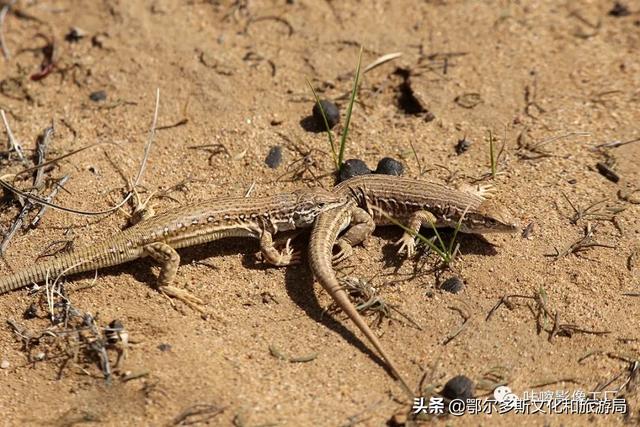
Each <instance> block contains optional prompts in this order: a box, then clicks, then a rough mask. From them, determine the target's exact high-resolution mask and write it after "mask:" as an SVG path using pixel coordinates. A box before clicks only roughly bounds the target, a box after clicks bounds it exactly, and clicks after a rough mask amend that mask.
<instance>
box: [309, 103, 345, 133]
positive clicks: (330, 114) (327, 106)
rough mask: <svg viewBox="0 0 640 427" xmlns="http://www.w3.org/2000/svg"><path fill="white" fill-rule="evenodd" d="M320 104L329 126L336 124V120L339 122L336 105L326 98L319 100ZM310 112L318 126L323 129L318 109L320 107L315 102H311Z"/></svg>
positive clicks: (322, 120) (322, 121) (320, 113)
mask: <svg viewBox="0 0 640 427" xmlns="http://www.w3.org/2000/svg"><path fill="white" fill-rule="evenodd" d="M320 105H322V109H323V110H324V114H325V115H326V116H327V122H328V123H329V128H330V129H331V128H333V127H334V126H335V125H337V124H338V122H340V110H338V106H337V105H336V104H334V103H333V102H331V101H329V100H326V99H323V100H321V101H320ZM312 114H313V119H314V120H315V121H316V125H317V126H320V128H321V129H324V128H325V125H324V119H323V118H322V112H321V111H320V107H319V106H318V103H317V102H316V103H315V104H313V110H312Z"/></svg>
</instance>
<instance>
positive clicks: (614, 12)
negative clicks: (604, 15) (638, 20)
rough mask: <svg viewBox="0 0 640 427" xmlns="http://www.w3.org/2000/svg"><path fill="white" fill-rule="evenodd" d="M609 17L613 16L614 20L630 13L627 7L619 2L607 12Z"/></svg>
mask: <svg viewBox="0 0 640 427" xmlns="http://www.w3.org/2000/svg"><path fill="white" fill-rule="evenodd" d="M609 15H610V16H615V17H616V18H620V17H622V16H629V15H631V11H630V10H629V8H628V7H627V5H625V4H622V3H620V2H618V1H617V2H615V3H614V5H613V7H612V8H611V10H610V11H609Z"/></svg>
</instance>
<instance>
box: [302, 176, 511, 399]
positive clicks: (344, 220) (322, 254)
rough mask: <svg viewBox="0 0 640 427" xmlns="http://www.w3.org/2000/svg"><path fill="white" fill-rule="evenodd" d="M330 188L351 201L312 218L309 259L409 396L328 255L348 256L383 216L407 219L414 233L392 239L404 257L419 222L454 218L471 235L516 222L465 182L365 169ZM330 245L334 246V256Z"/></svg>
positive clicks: (445, 222)
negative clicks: (462, 184)
mask: <svg viewBox="0 0 640 427" xmlns="http://www.w3.org/2000/svg"><path fill="white" fill-rule="evenodd" d="M333 191H334V192H335V193H336V194H339V195H343V196H345V195H346V196H349V197H350V198H351V200H350V201H349V202H348V203H346V204H342V205H340V206H337V207H335V208H332V209H328V210H326V211H324V212H323V213H321V214H320V215H319V216H318V218H317V219H316V223H315V225H314V228H313V231H312V233H311V240H310V243H309V264H310V266H311V269H312V270H313V273H314V275H315V276H316V278H317V279H318V281H319V282H320V284H321V285H322V286H323V288H324V289H325V290H326V291H327V292H328V293H329V295H331V297H332V298H333V300H334V301H335V302H336V303H337V304H338V306H340V308H341V309H342V310H343V311H344V312H345V313H346V314H347V316H348V317H349V318H350V319H351V320H352V321H353V323H354V324H355V325H356V326H357V327H358V329H360V331H361V332H362V334H363V335H364V336H365V337H366V338H367V339H368V340H369V342H370V343H371V344H372V345H373V347H374V348H375V349H376V350H377V351H378V353H379V354H380V355H381V356H382V357H383V359H384V360H385V362H386V363H387V366H388V367H389V368H390V370H391V372H392V373H393V375H394V376H395V377H396V378H397V379H398V380H399V381H400V383H401V386H402V388H403V389H404V390H405V391H406V392H407V393H408V394H409V395H410V396H413V392H412V390H411V387H409V385H408V384H407V382H406V381H405V380H404V379H403V377H402V375H400V372H399V371H398V369H397V367H396V365H395V363H394V362H393V360H392V359H391V357H390V356H389V354H388V353H387V352H386V351H385V349H384V347H383V346H382V344H381V343H380V341H379V340H378V338H377V337H376V336H375V335H374V333H373V332H372V331H371V329H370V328H369V326H368V325H367V323H366V322H365V321H364V320H363V319H362V317H361V316H360V314H359V313H358V311H357V310H356V309H355V307H354V306H353V304H352V303H351V301H350V300H349V297H348V296H347V293H346V291H345V290H344V289H343V288H342V287H341V286H340V283H339V282H338V279H337V278H336V275H335V272H334V270H333V268H332V259H333V261H336V260H342V259H344V258H346V257H347V256H349V255H350V253H351V251H352V246H354V245H356V244H358V243H361V242H363V241H364V240H366V239H367V238H368V237H369V236H370V235H371V233H372V232H373V230H374V229H375V227H376V226H377V225H392V224H393V223H392V222H391V221H390V220H389V217H391V218H393V219H395V220H396V221H399V222H400V223H404V224H407V227H408V228H409V229H410V230H413V232H414V233H409V232H406V231H405V232H404V234H403V235H402V238H400V240H398V241H397V242H396V243H397V244H399V245H400V248H399V252H403V251H405V250H406V252H407V255H408V256H411V255H413V253H414V250H415V240H414V235H415V233H417V232H418V231H419V230H420V227H421V226H422V225H428V224H433V225H434V226H436V227H456V226H457V225H458V223H459V224H460V231H461V232H464V233H476V234H483V233H495V232H503V233H513V232H515V231H517V230H518V226H517V225H516V222H515V221H514V220H513V219H512V217H511V215H510V213H509V212H508V211H507V210H506V209H505V208H504V207H502V206H500V205H499V204H498V203H496V202H494V201H491V200H487V199H486V198H485V197H484V196H483V194H485V193H486V191H485V190H475V191H473V189H472V188H470V187H467V188H466V189H465V190H462V189H461V190H457V189H452V188H449V187H446V186H444V185H442V184H437V183H433V182H426V181H418V180H412V179H408V178H403V177H398V176H390V175H375V174H370V175H361V176H357V177H354V178H351V179H349V180H346V181H343V182H342V183H340V184H338V185H337V186H336V187H334V189H333ZM384 214H386V215H384ZM349 225H351V227H350V228H349V229H348V230H347V232H346V233H345V234H344V235H343V236H342V237H340V238H338V236H339V234H340V233H341V232H342V231H343V230H344V229H345V228H347V227H348V226H349ZM334 244H336V245H337V246H338V249H339V252H338V253H337V254H336V255H335V256H333V255H332V254H333V246H334Z"/></svg>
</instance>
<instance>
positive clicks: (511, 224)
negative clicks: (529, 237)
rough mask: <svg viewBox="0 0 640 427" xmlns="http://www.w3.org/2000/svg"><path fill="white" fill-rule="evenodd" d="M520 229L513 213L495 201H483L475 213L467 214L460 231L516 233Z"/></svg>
mask: <svg viewBox="0 0 640 427" xmlns="http://www.w3.org/2000/svg"><path fill="white" fill-rule="evenodd" d="M519 229H520V226H519V225H518V221H516V219H515V218H514V217H513V216H512V215H511V213H510V212H509V211H508V210H507V208H505V207H504V206H502V205H501V204H499V203H498V202H495V201H493V200H485V201H483V202H482V203H481V204H480V206H478V208H477V209H475V211H474V212H467V214H466V215H465V220H464V221H462V225H461V227H460V231H462V232H463V233H476V234H482V233H515V232H517V231H518V230H519Z"/></svg>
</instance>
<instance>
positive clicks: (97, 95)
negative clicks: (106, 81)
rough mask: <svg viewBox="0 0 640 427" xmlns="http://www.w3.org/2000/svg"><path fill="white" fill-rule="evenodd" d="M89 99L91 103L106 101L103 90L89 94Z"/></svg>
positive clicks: (105, 94) (105, 93)
mask: <svg viewBox="0 0 640 427" xmlns="http://www.w3.org/2000/svg"><path fill="white" fill-rule="evenodd" d="M89 99H90V100H92V101H93V102H100V101H104V100H105V99H107V92H105V91H103V90H97V91H95V92H91V93H90V94H89Z"/></svg>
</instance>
